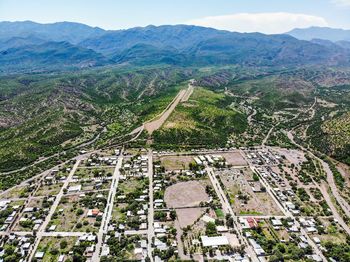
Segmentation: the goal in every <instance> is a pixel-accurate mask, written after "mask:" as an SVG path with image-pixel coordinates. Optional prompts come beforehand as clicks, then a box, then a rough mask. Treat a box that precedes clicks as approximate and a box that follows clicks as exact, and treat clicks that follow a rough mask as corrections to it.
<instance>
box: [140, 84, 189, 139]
mask: <svg viewBox="0 0 350 262" xmlns="http://www.w3.org/2000/svg"><path fill="white" fill-rule="evenodd" d="M185 94H186V90H181V91H180V92H179V93H178V94H177V96H176V97H175V99H174V100H173V101H172V102H171V103H170V104H169V106H168V107H167V108H166V109H165V111H164V112H163V113H162V114H161V115H160V116H159V117H157V118H156V119H154V120H152V121H150V122H146V123H145V124H144V126H145V129H146V130H147V131H148V133H149V134H152V133H153V132H154V131H155V130H157V129H159V128H160V127H161V126H162V125H163V124H164V122H165V121H166V120H167V118H168V117H169V116H170V114H171V113H172V112H173V111H174V109H175V107H176V106H177V105H178V104H179V102H180V101H181V100H182V99H183V97H184V96H185Z"/></svg>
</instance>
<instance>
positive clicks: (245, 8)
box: [0, 0, 350, 33]
mask: <svg viewBox="0 0 350 262" xmlns="http://www.w3.org/2000/svg"><path fill="white" fill-rule="evenodd" d="M0 20H1V21H23V20H32V21H36V22H41V23H50V22H58V21H74V22H81V23H85V24H88V25H91V26H99V27H102V28H105V29H124V28H130V27H135V26H145V25H149V24H154V25H161V24H182V23H185V24H196V25H203V26H209V27H215V28H220V29H227V30H231V31H240V32H250V31H260V32H264V33H280V32H285V31H288V30H290V29H291V28H293V27H308V26H312V25H315V26H330V27H337V28H347V29H350V0H265V1H264V0H123V1H122V0H114V1H113V0H0Z"/></svg>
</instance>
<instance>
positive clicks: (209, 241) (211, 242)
mask: <svg viewBox="0 0 350 262" xmlns="http://www.w3.org/2000/svg"><path fill="white" fill-rule="evenodd" d="M201 241H202V244H203V246H204V247H218V246H225V245H229V241H228V238H227V237H226V236H216V237H208V236H201Z"/></svg>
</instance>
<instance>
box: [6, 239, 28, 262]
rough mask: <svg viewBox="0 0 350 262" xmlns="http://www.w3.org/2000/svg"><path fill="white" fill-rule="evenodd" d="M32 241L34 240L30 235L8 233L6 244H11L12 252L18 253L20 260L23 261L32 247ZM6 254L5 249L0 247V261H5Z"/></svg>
mask: <svg viewBox="0 0 350 262" xmlns="http://www.w3.org/2000/svg"><path fill="white" fill-rule="evenodd" d="M33 242H34V241H33V237H32V236H17V235H15V234H10V235H9V236H8V239H7V241H6V244H7V245H13V246H14V251H13V254H18V255H19V256H20V257H21V258H22V261H24V258H25V257H26V256H27V255H28V254H29V252H30V250H31V248H32V245H33ZM6 255H9V254H6V253H5V249H4V248H2V250H1V251H0V261H6ZM10 255H12V254H10Z"/></svg>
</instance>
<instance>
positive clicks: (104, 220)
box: [92, 157, 123, 262]
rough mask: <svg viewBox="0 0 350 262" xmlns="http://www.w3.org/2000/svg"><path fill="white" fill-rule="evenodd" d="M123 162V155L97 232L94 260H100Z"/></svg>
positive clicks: (114, 174)
mask: <svg viewBox="0 0 350 262" xmlns="http://www.w3.org/2000/svg"><path fill="white" fill-rule="evenodd" d="M122 162H123V157H119V158H118V162H117V165H116V166H115V169H114V173H113V179H112V184H111V188H110V191H109V194H108V199H107V205H106V208H105V212H104V214H103V217H102V221H101V227H100V230H99V231H98V233H97V244H96V248H95V252H94V254H93V256H92V261H93V262H98V261H100V249H101V247H102V242H103V234H107V230H108V224H109V221H110V220H111V216H112V211H113V204H114V199H115V195H116V191H117V187H118V183H119V177H120V171H119V169H120V168H121V167H122Z"/></svg>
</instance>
